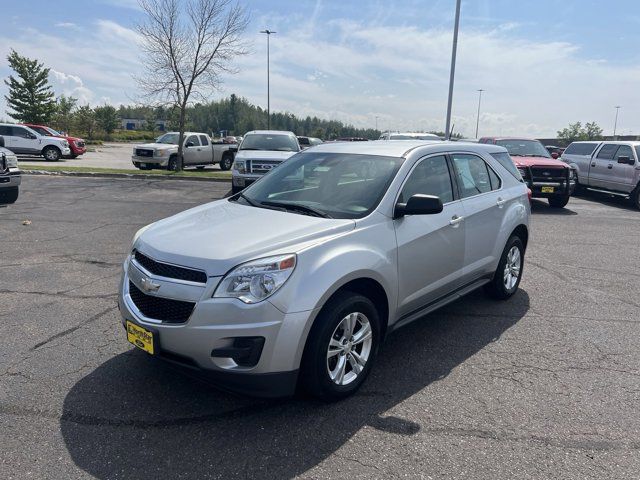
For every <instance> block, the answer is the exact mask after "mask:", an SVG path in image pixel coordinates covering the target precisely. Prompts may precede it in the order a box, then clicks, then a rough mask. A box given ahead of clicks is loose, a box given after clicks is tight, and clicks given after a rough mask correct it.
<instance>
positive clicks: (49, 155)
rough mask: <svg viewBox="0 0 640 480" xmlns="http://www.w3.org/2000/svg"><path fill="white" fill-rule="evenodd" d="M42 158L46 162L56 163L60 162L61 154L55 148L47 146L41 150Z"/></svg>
mask: <svg viewBox="0 0 640 480" xmlns="http://www.w3.org/2000/svg"><path fill="white" fill-rule="evenodd" d="M42 156H43V157H44V159H45V160H46V161H48V162H57V161H58V160H60V157H61V156H62V152H61V151H60V149H59V148H57V147H53V146H48V147H44V148H43V149H42Z"/></svg>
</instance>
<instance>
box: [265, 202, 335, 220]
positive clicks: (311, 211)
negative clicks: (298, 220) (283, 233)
mask: <svg viewBox="0 0 640 480" xmlns="http://www.w3.org/2000/svg"><path fill="white" fill-rule="evenodd" d="M260 204H261V205H265V206H269V207H276V208H284V209H286V210H297V211H299V212H304V213H306V214H311V215H313V216H315V217H322V218H332V217H331V215H329V214H328V213H325V212H323V211H322V210H318V209H317V208H313V207H309V206H307V205H301V204H299V203H284V202H270V201H266V202H260Z"/></svg>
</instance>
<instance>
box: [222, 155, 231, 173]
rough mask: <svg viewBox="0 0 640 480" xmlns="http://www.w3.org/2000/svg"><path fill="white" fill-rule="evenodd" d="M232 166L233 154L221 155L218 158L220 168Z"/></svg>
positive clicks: (224, 168)
mask: <svg viewBox="0 0 640 480" xmlns="http://www.w3.org/2000/svg"><path fill="white" fill-rule="evenodd" d="M232 166H233V155H229V154H227V155H223V156H222V159H221V160H220V170H231V167H232Z"/></svg>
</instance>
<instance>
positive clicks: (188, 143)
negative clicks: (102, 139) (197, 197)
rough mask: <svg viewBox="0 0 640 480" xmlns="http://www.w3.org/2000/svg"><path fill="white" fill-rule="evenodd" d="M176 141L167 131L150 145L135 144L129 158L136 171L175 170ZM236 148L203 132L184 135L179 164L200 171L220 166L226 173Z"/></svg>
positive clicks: (175, 137) (234, 145)
mask: <svg viewBox="0 0 640 480" xmlns="http://www.w3.org/2000/svg"><path fill="white" fill-rule="evenodd" d="M178 139H179V133H178V132H168V133H165V134H164V135H162V136H160V137H158V138H157V139H156V141H155V142H154V143H145V144H144V145H136V146H135V147H134V149H133V155H132V156H131V161H132V162H133V165H134V166H135V167H136V168H139V169H140V170H151V169H152V168H167V169H169V170H175V167H176V163H177V161H178ZM237 146H238V145H237V144H232V143H222V142H213V141H212V140H211V137H209V135H207V134H206V133H200V132H184V144H183V149H182V157H183V164H182V165H183V166H184V167H196V168H198V169H202V168H204V167H205V166H206V165H215V164H220V169H221V170H229V169H230V168H231V165H233V158H234V155H235V148H236V147H237Z"/></svg>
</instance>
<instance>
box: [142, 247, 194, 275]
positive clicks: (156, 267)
mask: <svg viewBox="0 0 640 480" xmlns="http://www.w3.org/2000/svg"><path fill="white" fill-rule="evenodd" d="M133 257H134V258H135V259H136V262H138V263H139V264H140V265H141V266H142V267H143V268H144V269H145V270H147V271H148V272H149V273H153V274H154V275H159V276H161V277H167V278H175V279H177V280H187V281H189V282H196V283H207V274H206V273H205V272H203V271H202V270H193V269H191V268H185V267H178V266H177V265H170V264H168V263H162V262H157V261H156V260H154V259H152V258H149V257H147V256H146V255H145V254H143V253H140V252H139V251H137V250H134V252H133Z"/></svg>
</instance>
